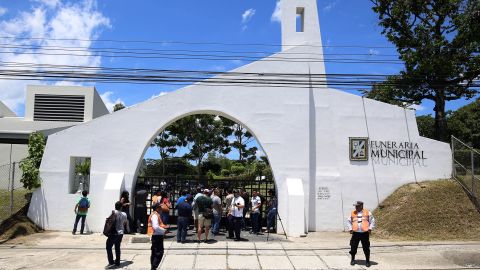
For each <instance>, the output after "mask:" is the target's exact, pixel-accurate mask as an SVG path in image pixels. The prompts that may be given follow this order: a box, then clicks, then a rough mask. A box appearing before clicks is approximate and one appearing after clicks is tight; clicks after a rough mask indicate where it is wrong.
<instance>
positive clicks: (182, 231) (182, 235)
mask: <svg viewBox="0 0 480 270" xmlns="http://www.w3.org/2000/svg"><path fill="white" fill-rule="evenodd" d="M189 221H190V218H189V217H178V219H177V242H185V240H186V238H187V230H188V225H189V224H188V223H189Z"/></svg>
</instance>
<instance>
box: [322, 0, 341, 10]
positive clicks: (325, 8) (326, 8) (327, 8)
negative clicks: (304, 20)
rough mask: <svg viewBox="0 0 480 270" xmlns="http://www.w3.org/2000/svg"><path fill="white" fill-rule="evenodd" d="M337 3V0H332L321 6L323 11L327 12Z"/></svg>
mask: <svg viewBox="0 0 480 270" xmlns="http://www.w3.org/2000/svg"><path fill="white" fill-rule="evenodd" d="M337 3H338V0H337V1H333V2H332V3H330V4H328V5H326V6H325V7H324V8H323V11H324V12H329V11H330V10H332V9H333V8H334V7H335V6H336V5H337Z"/></svg>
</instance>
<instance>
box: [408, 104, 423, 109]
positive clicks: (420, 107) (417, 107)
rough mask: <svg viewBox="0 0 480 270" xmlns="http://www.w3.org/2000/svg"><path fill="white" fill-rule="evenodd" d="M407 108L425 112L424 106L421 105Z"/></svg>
mask: <svg viewBox="0 0 480 270" xmlns="http://www.w3.org/2000/svg"><path fill="white" fill-rule="evenodd" d="M407 108H409V109H414V110H416V111H423V110H425V107H423V106H422V105H420V104H412V105H410V106H408V107H407Z"/></svg>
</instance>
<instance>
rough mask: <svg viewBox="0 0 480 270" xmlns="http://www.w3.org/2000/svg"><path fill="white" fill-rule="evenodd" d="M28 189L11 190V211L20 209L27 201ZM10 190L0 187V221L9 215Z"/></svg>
mask: <svg viewBox="0 0 480 270" xmlns="http://www.w3.org/2000/svg"><path fill="white" fill-rule="evenodd" d="M30 193H31V191H29V190H25V189H17V190H14V191H13V213H15V212H17V211H18V210H20V209H21V208H22V207H23V206H24V205H25V204H27V202H28V199H27V198H28V196H29V194H30ZM10 196H11V195H10V191H9V190H5V189H0V223H1V222H2V221H4V220H5V219H7V218H8V217H10V215H11V214H13V213H11V212H10Z"/></svg>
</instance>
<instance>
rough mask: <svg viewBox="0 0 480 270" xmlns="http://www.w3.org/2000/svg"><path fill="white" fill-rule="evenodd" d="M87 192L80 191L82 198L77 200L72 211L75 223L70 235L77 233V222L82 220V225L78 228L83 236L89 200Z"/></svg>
mask: <svg viewBox="0 0 480 270" xmlns="http://www.w3.org/2000/svg"><path fill="white" fill-rule="evenodd" d="M87 195H88V191H86V190H84V191H82V197H81V198H80V199H79V200H78V202H77V204H76V205H75V209H74V210H73V211H74V212H75V214H77V216H76V217H75V223H74V225H73V231H72V234H75V233H76V232H77V225H78V221H79V220H80V219H82V225H81V227H80V234H83V231H84V229H85V219H86V218H87V213H88V208H90V200H89V199H88V198H87Z"/></svg>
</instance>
